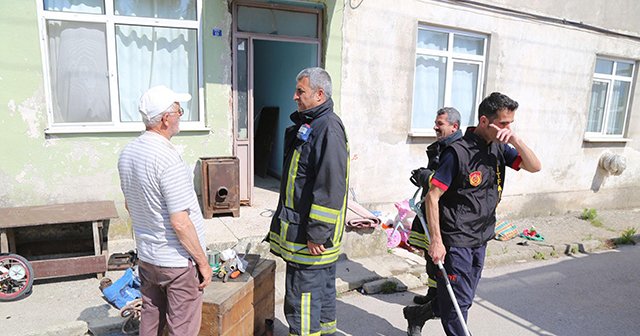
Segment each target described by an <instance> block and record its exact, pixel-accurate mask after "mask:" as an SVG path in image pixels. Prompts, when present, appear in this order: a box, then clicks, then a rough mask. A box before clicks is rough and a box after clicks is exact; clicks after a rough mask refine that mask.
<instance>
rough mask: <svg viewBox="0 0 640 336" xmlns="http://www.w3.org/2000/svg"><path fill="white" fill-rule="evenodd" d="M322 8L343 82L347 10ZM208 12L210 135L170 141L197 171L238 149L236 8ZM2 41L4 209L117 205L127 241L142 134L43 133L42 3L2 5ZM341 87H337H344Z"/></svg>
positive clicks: (18, 0)
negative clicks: (125, 184)
mask: <svg viewBox="0 0 640 336" xmlns="http://www.w3.org/2000/svg"><path fill="white" fill-rule="evenodd" d="M312 2H317V1H312ZM323 3H324V4H325V5H326V12H327V13H326V15H325V21H326V22H325V23H326V25H327V31H331V35H330V37H329V38H328V39H327V41H325V42H326V45H325V50H324V53H323V57H324V59H325V61H326V67H327V69H328V70H329V71H330V72H331V73H332V74H334V77H336V78H338V79H339V78H340V69H341V67H340V53H341V48H342V46H341V43H342V41H341V33H340V32H341V25H342V14H341V13H342V12H341V8H340V7H339V6H338V7H337V6H336V4H335V1H333V0H331V1H323ZM203 10H204V13H203V17H204V21H203V30H202V34H203V35H202V41H203V43H202V46H200V47H202V48H203V60H202V63H203V66H204V69H203V76H204V86H203V88H202V90H203V92H202V94H203V95H204V101H205V109H206V112H205V124H206V126H207V127H208V129H209V131H205V132H202V131H199V132H196V131H188V132H187V131H183V132H181V133H180V134H179V135H177V136H175V137H174V138H173V139H172V142H173V143H174V144H175V146H176V147H177V148H178V150H179V151H180V152H181V154H182V157H183V159H184V160H185V162H187V163H188V164H189V165H191V166H192V167H193V168H194V170H195V169H196V163H197V161H198V158H200V157H204V156H229V155H232V152H233V137H232V136H233V132H232V129H233V120H232V109H233V106H232V88H231V78H232V75H231V70H232V57H231V32H232V26H231V24H232V16H231V9H230V6H229V3H228V1H206V2H204V9H203ZM213 28H219V29H221V30H222V32H223V34H222V36H212V34H211V31H212V29H213ZM0 42H2V44H3V45H4V46H6V47H4V48H0V87H2V90H0V125H1V126H2V128H3V131H2V132H0V207H17V206H30V205H42V204H53V203H65V202H80V201H91V200H114V201H115V203H116V208H117V209H118V212H119V214H120V218H119V219H118V220H115V221H112V222H111V226H110V230H109V231H110V232H109V234H110V236H112V237H124V236H129V235H130V234H131V228H130V223H129V218H128V214H127V212H126V210H125V209H124V199H123V196H122V193H121V191H120V186H119V178H118V172H117V160H118V155H119V153H120V151H121V150H122V148H123V147H124V146H125V145H126V144H127V143H128V142H129V141H131V140H132V139H133V138H135V137H136V136H138V135H139V133H103V134H70V135H45V132H44V130H45V128H46V127H47V112H46V102H45V95H44V85H45V83H44V82H43V66H42V56H41V50H40V36H39V33H38V16H37V9H36V1H23V0H5V1H1V2H0ZM336 87H337V90H339V88H340V84H339V82H338V83H337V85H336ZM292 90H293V88H292ZM338 92H339V91H338ZM339 96H340V95H339V93H338V94H337V95H336V99H337V100H338V101H339ZM141 131H142V127H141ZM196 187H197V186H196Z"/></svg>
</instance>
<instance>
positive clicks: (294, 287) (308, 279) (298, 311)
mask: <svg viewBox="0 0 640 336" xmlns="http://www.w3.org/2000/svg"><path fill="white" fill-rule="evenodd" d="M285 289H286V293H285V296H284V314H285V317H286V319H287V323H288V324H289V335H304V336H316V335H317V336H320V335H322V336H329V335H334V334H335V332H336V264H335V263H333V264H331V265H329V266H327V267H325V268H320V269H302V268H296V267H295V266H291V265H289V264H287V274H286V279H285Z"/></svg>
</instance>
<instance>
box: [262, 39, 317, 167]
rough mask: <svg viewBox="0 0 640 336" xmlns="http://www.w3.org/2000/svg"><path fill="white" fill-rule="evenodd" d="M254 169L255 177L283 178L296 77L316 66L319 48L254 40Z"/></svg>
mask: <svg viewBox="0 0 640 336" xmlns="http://www.w3.org/2000/svg"><path fill="white" fill-rule="evenodd" d="M253 46H254V56H255V57H254V68H253V74H254V82H253V102H254V103H253V107H254V127H255V132H254V136H255V138H254V139H255V145H254V167H255V171H254V173H255V175H258V176H259V177H262V178H265V177H267V176H271V177H276V178H278V179H279V178H280V176H281V175H282V159H283V151H284V147H283V146H284V139H283V137H284V131H285V129H286V128H287V127H288V126H290V125H291V124H292V122H291V119H290V118H289V115H290V114H291V113H292V112H294V111H295V110H296V108H297V106H296V104H295V102H294V101H293V92H294V90H295V85H296V80H295V78H296V75H297V74H298V73H299V72H300V70H302V69H304V68H307V67H312V66H317V55H318V50H317V46H316V45H314V44H304V43H299V42H283V41H266V40H254V42H253Z"/></svg>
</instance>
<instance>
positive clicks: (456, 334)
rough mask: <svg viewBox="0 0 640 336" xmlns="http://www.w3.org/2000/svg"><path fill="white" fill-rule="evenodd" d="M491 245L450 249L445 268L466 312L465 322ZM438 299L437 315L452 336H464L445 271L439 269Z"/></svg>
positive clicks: (457, 297)
mask: <svg viewBox="0 0 640 336" xmlns="http://www.w3.org/2000/svg"><path fill="white" fill-rule="evenodd" d="M486 249H487V245H486V244H484V245H482V246H480V247H447V255H446V256H445V258H444V261H445V262H444V268H445V269H446V270H447V274H448V275H449V282H450V283H451V288H453V292H454V294H455V295H456V299H457V300H458V305H459V306H460V310H461V311H462V315H463V316H464V319H465V322H466V320H467V312H468V311H469V308H471V304H472V303H473V298H474V296H475V295H476V288H478V282H480V277H481V276H482V268H483V267H484V257H485V252H486ZM437 279H438V296H437V304H436V305H435V307H434V313H435V314H436V316H440V322H441V323H442V327H443V328H444V331H445V333H446V334H447V335H448V336H464V329H462V325H461V324H460V321H459V320H458V315H457V314H456V310H455V308H454V306H453V302H452V301H451V298H450V296H449V292H448V291H447V287H446V282H445V280H444V277H443V276H442V272H441V271H440V270H438V273H437Z"/></svg>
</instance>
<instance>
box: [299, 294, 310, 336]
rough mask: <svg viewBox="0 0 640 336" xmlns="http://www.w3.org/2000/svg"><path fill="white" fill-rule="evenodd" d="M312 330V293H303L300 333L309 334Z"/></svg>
mask: <svg viewBox="0 0 640 336" xmlns="http://www.w3.org/2000/svg"><path fill="white" fill-rule="evenodd" d="M310 330H311V293H302V298H301V300H300V334H302V335H309V331H310Z"/></svg>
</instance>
